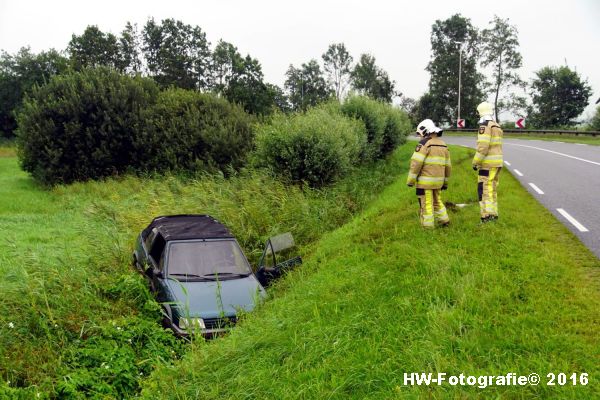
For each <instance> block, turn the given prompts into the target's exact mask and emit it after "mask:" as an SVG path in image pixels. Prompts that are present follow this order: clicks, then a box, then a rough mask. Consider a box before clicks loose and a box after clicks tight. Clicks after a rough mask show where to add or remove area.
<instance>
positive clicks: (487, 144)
mask: <svg viewBox="0 0 600 400" xmlns="http://www.w3.org/2000/svg"><path fill="white" fill-rule="evenodd" d="M477 112H478V113H479V116H480V117H481V119H480V120H479V133H478V134H477V152H476V153H475V157H474V158H473V169H474V170H475V171H478V177H477V193H478V195H479V209H480V214H481V222H489V221H495V220H497V219H498V197H497V196H498V195H497V191H496V189H497V188H498V182H499V177H500V171H501V170H502V134H503V132H502V128H500V125H498V123H497V122H496V121H494V117H493V116H492V114H493V112H494V107H493V106H492V105H491V104H490V103H487V102H483V103H481V104H480V105H479V106H477Z"/></svg>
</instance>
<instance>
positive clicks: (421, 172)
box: [406, 137, 452, 189]
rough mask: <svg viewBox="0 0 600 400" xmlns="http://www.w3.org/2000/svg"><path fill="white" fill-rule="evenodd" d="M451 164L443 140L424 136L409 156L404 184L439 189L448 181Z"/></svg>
mask: <svg viewBox="0 0 600 400" xmlns="http://www.w3.org/2000/svg"><path fill="white" fill-rule="evenodd" d="M451 170H452V165H451V162H450V152H449V151H448V147H447V146H446V143H444V141H443V140H441V139H440V138H437V137H433V138H425V139H423V140H421V141H420V142H419V144H418V145H417V147H416V148H415V152H414V153H413V155H412V157H411V158H410V171H409V172H408V178H407V180H406V184H408V185H410V186H412V185H415V184H416V186H417V188H419V189H440V188H441V187H442V186H444V185H445V184H447V183H448V178H449V177H450V172H451Z"/></svg>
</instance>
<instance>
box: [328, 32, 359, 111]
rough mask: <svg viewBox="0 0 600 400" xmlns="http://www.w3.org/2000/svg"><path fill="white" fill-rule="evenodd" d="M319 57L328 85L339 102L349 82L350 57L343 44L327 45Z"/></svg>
mask: <svg viewBox="0 0 600 400" xmlns="http://www.w3.org/2000/svg"><path fill="white" fill-rule="evenodd" d="M321 57H322V58H323V63H324V69H325V72H326V73H327V76H328V80H329V84H330V85H331V86H332V87H333V90H334V92H335V96H336V97H337V99H338V100H340V101H341V100H342V97H343V96H344V94H345V90H346V87H348V83H349V80H350V72H351V70H350V66H351V64H352V60H353V59H352V56H351V55H350V53H348V51H347V50H346V46H345V45H344V44H343V43H334V44H330V45H329V48H328V49H327V51H326V52H325V53H324V54H323V55H322V56H321Z"/></svg>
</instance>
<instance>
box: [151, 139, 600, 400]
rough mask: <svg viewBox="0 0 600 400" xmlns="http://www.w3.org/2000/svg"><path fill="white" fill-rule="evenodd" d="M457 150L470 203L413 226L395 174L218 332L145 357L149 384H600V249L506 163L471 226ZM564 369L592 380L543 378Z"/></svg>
mask: <svg viewBox="0 0 600 400" xmlns="http://www.w3.org/2000/svg"><path fill="white" fill-rule="evenodd" d="M451 152H452V157H453V165H454V171H455V174H454V176H453V177H452V178H451V182H450V188H449V190H448V191H447V192H445V195H446V200H447V201H450V202H452V203H469V205H468V206H467V207H465V208H462V209H453V210H452V211H451V220H452V225H451V226H450V227H449V228H447V229H437V230H433V231H429V230H423V229H422V228H421V227H420V226H419V222H418V217H417V204H416V199H415V195H414V189H413V190H411V189H408V188H407V187H406V186H405V185H404V178H405V176H402V177H400V178H399V179H397V181H396V182H395V183H394V184H392V185H390V186H389V187H388V188H386V190H385V191H384V192H383V194H382V195H381V196H379V197H378V199H377V200H376V201H375V202H374V203H373V204H371V205H370V206H369V207H368V208H367V210H366V211H365V212H364V213H361V214H360V215H358V216H356V217H355V218H354V219H352V221H351V222H350V223H348V224H346V225H345V226H343V227H342V228H340V229H338V230H335V231H333V232H331V233H328V234H325V235H324V237H323V238H322V239H321V240H320V241H319V242H318V243H317V244H315V245H314V246H312V247H311V248H310V250H309V251H308V254H307V256H306V257H305V264H304V265H303V267H302V268H301V269H299V270H296V271H294V272H292V273H291V274H289V275H288V276H287V277H286V278H285V279H284V280H283V281H281V282H280V283H279V284H278V285H277V287H276V288H275V289H274V292H273V296H272V297H271V300H269V301H267V302H266V303H265V304H264V305H263V306H262V307H261V308H260V309H258V310H256V311H255V312H254V313H253V314H252V315H250V316H249V317H248V318H247V319H246V320H245V321H243V322H242V323H241V324H240V326H238V327H237V328H236V329H235V330H234V331H233V332H232V333H231V334H230V335H229V336H228V337H225V338H223V339H221V340H217V341H213V342H211V343H206V344H200V345H199V346H197V347H196V348H194V349H193V351H191V352H189V353H188V354H186V356H185V357H184V358H183V359H182V360H181V361H179V362H176V363H175V364H174V365H171V366H164V367H160V368H159V369H158V370H157V371H156V372H154V373H153V374H152V375H151V376H150V378H149V379H147V380H146V381H144V390H143V397H144V398H147V399H155V398H164V399H183V398H189V399H197V398H207V399H208V398H230V399H238V398H257V399H283V398H285V399H294V398H311V399H312V398H314V399H317V398H319V399H322V398H357V399H369V398H372V399H379V398H404V397H406V398H476V397H480V396H484V397H493V398H530V397H536V398H580V399H590V398H598V397H600V385H599V384H598V380H599V379H600V362H599V357H600V284H599V271H600V269H599V268H600V261H599V260H598V259H597V258H596V257H594V256H593V254H591V252H589V251H588V250H587V249H586V248H585V247H584V246H583V245H582V244H581V243H580V242H579V241H578V240H577V239H576V238H575V237H574V236H573V235H572V234H571V233H570V232H569V231H568V230H567V228H565V227H564V226H563V225H562V224H561V223H560V222H558V221H557V220H556V219H555V218H554V217H553V216H552V215H551V214H550V213H549V212H548V211H546V210H545V209H544V208H543V207H542V206H541V205H540V204H539V203H538V202H537V201H536V200H535V199H534V198H533V197H532V196H531V195H529V194H528V193H527V192H526V191H525V190H524V189H523V188H522V187H521V186H520V184H519V183H518V182H517V181H516V179H514V178H513V177H512V176H510V175H509V174H508V173H503V176H502V178H501V185H500V189H499V191H500V192H499V204H500V213H501V217H500V220H499V221H498V222H496V223H492V224H487V225H479V223H478V222H479V216H478V205H477V203H475V200H476V189H475V181H476V176H475V175H474V173H473V171H472V170H471V168H470V162H471V157H472V151H471V150H468V149H464V148H459V147H453V148H452V150H451ZM408 157H409V153H408V152H405V153H403V158H402V160H401V161H402V162H401V163H400V164H399V165H400V168H402V170H403V171H404V172H406V165H407V159H408ZM405 372H407V373H410V372H445V373H447V374H452V375H459V374H460V373H464V374H466V375H506V374H507V373H509V372H515V373H517V374H520V375H528V374H530V373H537V374H539V375H540V376H541V379H542V384H540V385H538V386H493V387H488V388H486V389H479V388H476V387H461V386H450V385H449V384H444V385H441V386H435V385H433V386H430V387H426V386H406V385H404V382H403V376H404V373H405ZM560 372H563V373H567V374H572V373H574V372H576V373H588V374H589V383H588V385H587V386H581V385H577V386H572V385H569V384H567V385H565V386H559V385H556V386H547V385H546V382H547V381H548V379H547V377H546V375H547V374H548V373H555V374H558V373H560Z"/></svg>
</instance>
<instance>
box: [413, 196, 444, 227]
mask: <svg viewBox="0 0 600 400" xmlns="http://www.w3.org/2000/svg"><path fill="white" fill-rule="evenodd" d="M441 193H442V191H441V189H417V198H418V199H419V206H420V217H421V225H422V226H423V227H425V228H433V227H434V226H435V221H436V220H437V221H438V222H439V223H440V224H442V225H445V224H447V223H448V222H450V219H449V218H448V212H447V211H446V207H445V206H444V202H443V201H442V195H441Z"/></svg>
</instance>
